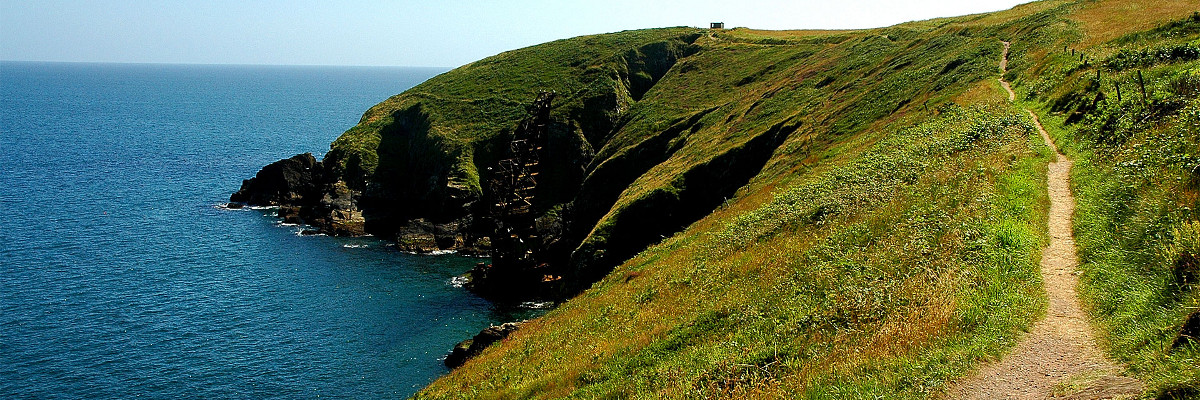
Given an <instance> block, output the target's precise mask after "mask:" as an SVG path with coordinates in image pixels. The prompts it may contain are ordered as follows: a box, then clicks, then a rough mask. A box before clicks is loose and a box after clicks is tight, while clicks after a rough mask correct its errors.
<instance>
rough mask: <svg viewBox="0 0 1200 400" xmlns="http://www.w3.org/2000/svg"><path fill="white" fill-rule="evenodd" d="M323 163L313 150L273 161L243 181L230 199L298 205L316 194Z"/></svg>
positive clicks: (250, 203) (244, 201)
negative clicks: (313, 153) (314, 154)
mask: <svg viewBox="0 0 1200 400" xmlns="http://www.w3.org/2000/svg"><path fill="white" fill-rule="evenodd" d="M322 175H323V173H322V167H321V163H320V162H318V161H317V159H316V158H315V157H313V155H312V153H304V154H297V155H295V156H292V158H286V159H283V160H279V161H276V162H273V163H271V164H269V165H267V166H265V167H263V168H262V169H261V170H259V171H258V173H257V174H255V175H254V177H253V178H250V179H246V180H243V181H242V187H241V189H239V190H238V191H237V192H235V193H234V194H233V195H231V196H229V201H230V202H234V203H245V204H249V205H252V206H278V205H297V204H300V203H301V202H303V201H304V198H305V197H308V196H312V195H314V194H316V193H317V192H318V190H319V186H318V185H319V183H320V182H321V180H322Z"/></svg>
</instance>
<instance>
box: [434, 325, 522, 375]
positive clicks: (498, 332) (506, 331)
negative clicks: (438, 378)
mask: <svg viewBox="0 0 1200 400" xmlns="http://www.w3.org/2000/svg"><path fill="white" fill-rule="evenodd" d="M523 323H524V321H522V322H506V323H504V324H501V325H496V326H490V327H488V328H487V329H484V330H483V331H480V332H479V334H477V335H475V337H473V338H471V339H467V340H464V341H461V342H458V344H457V345H455V346H454V349H453V350H451V351H450V354H449V355H447V356H446V361H445V363H446V367H449V368H458V367H459V366H460V365H463V363H466V362H467V360H469V359H471V358H473V357H475V356H477V355H479V353H482V352H483V350H484V349H486V348H487V347H488V346H491V345H492V343H496V342H499V341H501V340H504V339H505V338H507V337H508V335H511V334H512V333H513V332H516V331H517V329H518V328H520V327H521V324H523Z"/></svg>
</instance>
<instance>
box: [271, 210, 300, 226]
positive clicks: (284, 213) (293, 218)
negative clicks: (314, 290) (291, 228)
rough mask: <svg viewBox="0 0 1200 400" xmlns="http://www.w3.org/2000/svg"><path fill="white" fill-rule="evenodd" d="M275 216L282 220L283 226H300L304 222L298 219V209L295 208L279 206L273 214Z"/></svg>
mask: <svg viewBox="0 0 1200 400" xmlns="http://www.w3.org/2000/svg"><path fill="white" fill-rule="evenodd" d="M275 216H276V217H279V219H281V220H283V223H285V224H302V223H304V221H303V220H302V219H301V218H300V207H297V206H280V207H279V211H276V212H275Z"/></svg>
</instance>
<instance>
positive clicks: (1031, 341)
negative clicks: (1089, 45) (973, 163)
mask: <svg viewBox="0 0 1200 400" xmlns="http://www.w3.org/2000/svg"><path fill="white" fill-rule="evenodd" d="M1008 48H1009V43H1008V42H1004V55H1003V56H1002V57H1001V60H1000V72H1001V74H1002V75H1001V77H1000V79H999V81H1000V85H1001V86H1003V87H1004V90H1005V91H1006V92H1008V99H1009V101H1013V100H1015V99H1016V94H1015V93H1013V91H1012V87H1011V86H1010V85H1009V83H1008V82H1007V81H1005V80H1004V77H1003V73H1004V72H1006V71H1007V68H1008ZM1025 111H1026V112H1028V113H1029V116H1030V117H1032V118H1033V122H1034V124H1036V125H1037V128H1038V132H1039V133H1040V134H1041V135H1042V140H1045V141H1046V145H1047V146H1050V148H1051V149H1053V150H1054V152H1055V154H1057V155H1058V159H1057V160H1056V161H1055V162H1053V163H1050V165H1049V173H1048V177H1047V179H1048V182H1047V187H1048V191H1049V194H1050V215H1049V233H1050V245H1049V246H1047V247H1046V248H1045V249H1044V250H1043V252H1042V261H1041V273H1042V280H1043V282H1044V285H1045V290H1046V297H1047V299H1048V307H1047V309H1046V317H1045V318H1044V319H1042V320H1041V321H1038V322H1037V323H1035V324H1034V325H1033V328H1032V329H1031V330H1030V332H1029V334H1028V336H1026V337H1025V338H1024V339H1022V340H1021V342H1020V343H1018V344H1017V346H1016V347H1015V348H1013V350H1012V352H1011V353H1009V354H1007V355H1005V356H1004V358H1003V359H1001V360H1000V361H998V362H995V363H992V364H990V365H986V366H984V367H983V368H981V369H980V370H979V371H977V372H976V373H975V374H974V375H972V376H970V377H967V378H965V379H963V380H961V381H959V382H957V383H955V384H954V385H952V386H951V388H950V390H949V391H948V394H949V395H950V396H949V397H950V398H955V399H1049V398H1056V399H1058V398H1061V399H1119V398H1132V397H1136V396H1137V395H1140V394H1141V393H1142V391H1143V390H1144V389H1143V385H1142V384H1141V382H1139V381H1137V380H1135V379H1132V378H1128V377H1124V376H1121V375H1120V374H1121V373H1122V372H1123V370H1122V369H1121V368H1120V367H1119V366H1117V365H1116V364H1114V363H1112V362H1111V361H1108V360H1107V359H1105V358H1104V355H1103V354H1102V353H1101V352H1100V350H1099V349H1098V348H1097V347H1096V341H1095V338H1094V337H1093V336H1092V329H1091V326H1090V325H1089V324H1088V320H1087V315H1086V314H1084V312H1083V310H1082V309H1081V308H1080V307H1079V296H1078V295H1077V293H1076V291H1075V287H1076V286H1077V285H1078V284H1079V278H1078V276H1076V270H1077V268H1076V267H1077V266H1078V265H1079V258H1078V256H1077V255H1076V254H1075V238H1074V236H1073V235H1072V232H1071V219H1072V216H1073V215H1074V213H1075V198H1074V196H1072V194H1071V187H1070V183H1069V179H1070V176H1071V166H1072V165H1073V163H1072V161H1071V159H1069V158H1067V157H1066V156H1064V155H1062V154H1061V153H1059V152H1058V148H1057V147H1055V146H1054V142H1053V141H1052V140H1051V139H1050V136H1049V135H1048V134H1046V130H1045V129H1044V128H1042V124H1041V122H1040V121H1038V117H1037V115H1036V114H1034V113H1033V111H1030V110H1028V109H1026V110H1025Z"/></svg>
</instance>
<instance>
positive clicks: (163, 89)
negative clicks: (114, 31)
mask: <svg viewBox="0 0 1200 400" xmlns="http://www.w3.org/2000/svg"><path fill="white" fill-rule="evenodd" d="M439 72H442V70H435V69H417V68H356V67H263V66H195V65H119V64H55V63H11V62H6V63H0V398H6V399H7V398H37V399H56V398H63V399H82V398H86V399H117V398H121V399H127V398H152V399H177V398H214V399H215V398H229V399H259V398H287V399H291V398H317V397H321V398H355V399H377V398H396V397H407V396H408V395H411V394H412V393H414V392H415V391H416V390H417V389H419V388H420V387H422V386H424V385H425V384H426V383H428V382H430V381H431V380H432V379H434V378H435V377H437V376H438V375H440V374H442V373H444V372H445V369H444V367H443V366H442V364H441V357H443V356H444V354H445V352H446V351H447V350H448V349H449V348H450V347H451V346H453V344H454V343H455V342H457V341H458V340H461V339H463V338H466V337H469V336H470V335H472V334H474V333H476V332H478V330H480V329H482V328H484V327H486V326H487V325H488V324H490V323H498V322H503V321H507V320H510V319H513V318H517V317H520V315H514V314H512V313H509V312H504V311H501V310H498V309H496V308H494V307H493V306H492V305H491V304H489V303H488V302H487V301H484V300H482V299H480V298H478V297H475V296H473V295H471V294H470V293H468V292H466V291H465V290H463V289H460V288H455V287H453V286H451V285H450V283H449V280H450V278H451V277H453V276H455V275H458V274H461V273H463V272H465V271H466V270H468V269H470V267H471V265H473V264H474V263H475V262H477V261H478V260H477V259H470V258H465V257H458V256H417V255H409V254H404V253H401V252H398V251H395V250H393V249H392V248H390V247H388V246H386V244H385V243H383V242H381V241H377V240H373V239H370V238H358V239H348V238H332V237H325V236H316V237H301V236H298V235H297V232H298V231H299V230H300V228H299V227H287V226H279V225H278V223H277V221H276V220H275V218H274V217H273V216H272V214H273V212H272V211H270V210H237V211H232V210H222V209H219V208H217V207H216V206H217V205H218V204H220V203H221V202H222V201H224V200H226V199H227V198H228V197H229V194H230V193H231V192H233V191H234V190H236V189H237V188H238V186H239V185H240V183H241V180H242V179H243V178H249V177H251V176H253V175H254V173H255V172H256V171H257V170H258V168H260V167H262V166H263V165H266V164H267V163H270V162H272V161H275V160H277V159H279V158H284V157H289V156H291V155H293V154H296V153H302V152H312V153H313V154H316V155H317V156H318V157H320V156H321V155H323V154H324V153H325V151H326V150H328V146H329V143H330V142H331V141H332V140H333V139H334V138H336V137H337V135H338V134H339V133H341V132H342V131H344V130H345V129H347V128H349V127H350V126H353V125H354V124H355V123H356V122H357V121H358V118H359V116H361V115H362V112H363V111H365V110H366V109H367V108H368V107H370V106H371V105H373V104H375V103H377V102H379V101H381V100H383V99H385V98H387V96H390V95H392V94H395V93H399V92H401V91H403V90H405V89H407V88H409V87H411V86H413V85H416V84H417V83H420V82H421V81H423V80H425V79H427V78H429V77H432V76H433V75H435V74H437V73H439Z"/></svg>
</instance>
